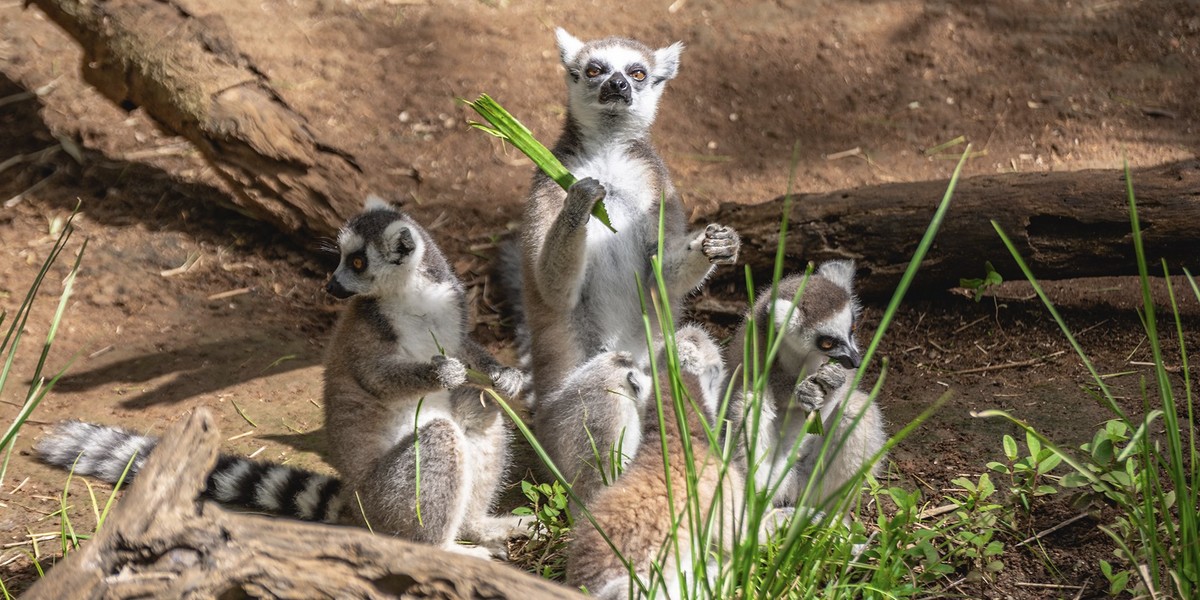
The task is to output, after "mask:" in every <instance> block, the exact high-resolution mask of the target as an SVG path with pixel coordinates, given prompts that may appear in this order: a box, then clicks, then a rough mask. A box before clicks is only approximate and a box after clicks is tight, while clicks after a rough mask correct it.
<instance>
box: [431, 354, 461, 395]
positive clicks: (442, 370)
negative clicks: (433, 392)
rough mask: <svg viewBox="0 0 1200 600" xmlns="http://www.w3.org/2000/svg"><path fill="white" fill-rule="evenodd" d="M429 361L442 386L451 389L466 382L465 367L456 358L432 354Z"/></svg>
mask: <svg viewBox="0 0 1200 600" xmlns="http://www.w3.org/2000/svg"><path fill="white" fill-rule="evenodd" d="M429 362H431V363H433V368H434V373H435V375H436V376H437V380H438V383H440V384H442V387H444V388H446V389H448V390H452V389H454V388H456V387H458V386H460V385H462V384H464V383H466V382H467V367H466V366H465V365H463V364H462V361H460V360H458V359H457V358H448V357H445V356H434V357H433V358H431V359H430V360H429Z"/></svg>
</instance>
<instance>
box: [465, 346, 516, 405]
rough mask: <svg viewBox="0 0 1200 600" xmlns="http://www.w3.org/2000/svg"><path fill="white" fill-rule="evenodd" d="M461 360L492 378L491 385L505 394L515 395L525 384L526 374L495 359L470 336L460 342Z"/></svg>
mask: <svg viewBox="0 0 1200 600" xmlns="http://www.w3.org/2000/svg"><path fill="white" fill-rule="evenodd" d="M461 352H462V356H463V360H464V361H466V363H467V364H468V365H470V366H471V367H472V368H474V369H475V370H477V371H482V372H483V373H484V374H485V375H487V376H488V377H490V378H491V379H492V385H493V386H494V387H495V388H496V390H497V391H499V392H500V393H501V394H503V395H505V396H509V397H512V396H515V395H516V394H517V393H518V392H520V391H521V388H523V387H524V386H525V383H526V379H527V377H526V375H525V373H524V372H523V371H521V370H520V369H516V368H513V367H507V366H505V365H503V364H501V363H500V361H498V360H496V357H494V356H492V353H491V352H488V349H487V348H484V347H483V346H481V345H480V344H479V343H478V342H476V341H475V340H473V339H471V338H469V337H468V338H466V339H464V340H463V343H462V349H461Z"/></svg>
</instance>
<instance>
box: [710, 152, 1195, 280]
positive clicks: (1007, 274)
mask: <svg viewBox="0 0 1200 600" xmlns="http://www.w3.org/2000/svg"><path fill="white" fill-rule="evenodd" d="M946 185H947V184H946V182H944V181H925V182H917V183H898V184H889V185H880V186H872V187H865V188H860V189H856V190H844V191H840V192H832V193H828V194H800V195H797V196H795V197H794V199H793V204H792V207H791V211H790V213H789V216H788V234H787V242H786V247H785V253H786V254H785V259H784V260H785V262H784V271H785V272H801V271H803V270H804V265H805V264H806V263H807V262H808V261H813V262H816V263H818V264H819V263H820V262H822V261H825V260H829V259H835V258H853V259H855V260H856V261H857V264H858V268H859V278H858V286H859V291H860V293H861V294H863V295H866V296H882V295H890V294H891V293H892V291H893V290H895V288H896V285H897V284H898V283H899V281H900V277H901V275H902V274H903V273H904V270H905V268H907V266H908V262H909V260H910V259H911V257H912V255H913V252H914V251H915V250H916V248H917V244H918V243H919V242H920V240H921V236H922V234H923V233H924V231H925V229H926V227H927V226H928V225H929V222H930V219H931V218H932V217H933V214H934V211H935V210H936V209H937V205H938V203H939V201H940V200H941V198H942V196H943V194H944V193H945V191H946ZM1133 188H1134V193H1135V195H1136V197H1137V208H1138V217H1139V220H1140V221H1141V228H1142V235H1143V238H1144V240H1145V247H1146V253H1147V258H1148V260H1149V261H1150V263H1151V264H1150V267H1151V269H1152V270H1154V271H1161V269H1159V260H1160V259H1165V260H1166V261H1167V263H1168V266H1169V267H1170V268H1171V270H1172V272H1176V273H1178V272H1180V269H1181V267H1188V268H1189V269H1190V270H1191V271H1192V272H1193V273H1195V272H1196V271H1197V270H1200V163H1197V162H1196V161H1186V162H1179V163H1172V164H1168V165H1163V166H1158V167H1151V168H1144V169H1138V170H1136V171H1134V172H1133ZM783 208H784V199H783V198H777V199H775V200H773V201H770V202H766V203H763V204H756V205H740V204H732V203H727V204H723V205H722V206H721V207H720V209H719V211H718V214H717V216H716V217H715V218H714V220H716V221H720V222H721V223H723V224H725V225H730V226H733V227H735V228H736V229H737V230H738V233H739V234H741V236H742V252H741V257H742V261H743V262H744V263H745V264H747V265H749V266H750V268H751V270H752V271H753V274H754V278H755V279H754V280H755V282H757V283H758V284H759V285H761V284H765V283H767V282H769V281H770V278H771V273H772V268H773V265H774V260H775V253H776V248H777V245H778V243H779V223H780V218H781V217H782V215H783ZM991 220H995V221H996V222H997V223H998V224H999V225H1000V226H1001V228H1003V230H1004V231H1005V233H1006V234H1007V235H1008V236H1009V237H1010V238H1011V239H1012V241H1013V243H1014V244H1015V246H1016V248H1017V250H1018V251H1020V254H1021V256H1022V257H1023V258H1024V260H1025V261H1026V262H1027V263H1028V264H1029V266H1030V268H1031V269H1032V270H1033V272H1034V274H1035V275H1036V276H1037V277H1039V278H1045V279H1061V278H1076V277H1091V276H1103V275H1130V274H1136V273H1137V263H1136V261H1135V255H1134V248H1133V236H1132V234H1131V231H1132V230H1131V227H1130V211H1129V203H1128V196H1127V194H1126V189H1125V177H1124V173H1123V172H1122V171H1116V170H1111V171H1110V170H1092V171H1075V172H1061V173H1015V174H1006V175H989V176H980V177H972V178H969V179H963V180H960V181H959V182H958V187H957V189H956V190H955V192H954V196H953V199H952V200H951V201H950V208H949V211H948V213H947V215H946V219H945V221H944V222H943V223H942V227H941V230H940V231H939V232H938V234H937V238H936V240H935V242H934V244H933V247H932V248H931V249H930V251H929V254H928V256H927V257H926V258H925V260H924V261H923V262H922V264H921V268H920V271H919V272H918V275H917V278H916V279H915V280H914V283H913V287H912V288H911V290H910V292H909V293H910V294H918V295H919V294H922V293H930V292H936V293H941V292H943V291H945V290H946V289H947V288H950V287H953V286H957V285H958V284H959V279H960V278H973V277H982V276H983V275H984V262H985V261H991V262H992V263H993V265H994V266H995V268H996V270H997V271H999V272H1000V274H1001V275H1002V276H1003V277H1004V278H1005V279H1022V278H1023V277H1022V275H1021V271H1020V270H1019V269H1018V268H1017V265H1016V262H1015V261H1014V260H1013V259H1012V258H1011V255H1010V253H1009V251H1008V249H1007V248H1005V246H1004V244H1003V243H1002V242H1001V239H1000V237H999V236H998V235H997V234H996V231H995V230H994V229H993V228H992V225H991V222H990V221H991ZM744 282H745V276H744V274H743V272H742V270H740V269H733V270H731V269H721V270H719V271H718V275H717V277H716V280H715V281H714V283H716V284H718V285H721V284H723V285H724V286H731V287H733V288H735V289H740V288H742V287H744V285H745V283H744Z"/></svg>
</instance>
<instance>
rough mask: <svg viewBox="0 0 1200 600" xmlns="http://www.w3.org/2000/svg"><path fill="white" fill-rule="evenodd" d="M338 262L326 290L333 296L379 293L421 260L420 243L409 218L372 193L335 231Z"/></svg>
mask: <svg viewBox="0 0 1200 600" xmlns="http://www.w3.org/2000/svg"><path fill="white" fill-rule="evenodd" d="M338 249H339V250H340V252H341V255H342V258H341V262H340V263H338V267H337V270H335V271H334V272H333V277H331V278H330V280H329V283H328V284H327V285H326V286H325V291H327V292H329V294H330V295H332V296H334V297H335V298H341V299H345V298H349V297H351V296H355V295H358V294H363V295H368V296H372V295H378V294H380V293H381V292H383V291H385V290H387V289H391V288H392V287H394V286H395V285H397V284H402V283H403V282H402V281H401V282H397V281H394V280H395V279H396V278H397V277H399V278H402V279H404V280H407V279H408V277H409V276H411V274H412V272H413V270H414V268H415V265H416V264H417V263H419V262H420V260H421V254H422V250H423V248H422V246H421V240H420V236H419V235H417V234H416V233H415V232H414V231H413V229H412V227H411V225H410V223H409V221H408V218H407V217H405V216H404V214H403V213H401V212H399V211H397V210H395V209H394V208H392V207H391V206H390V205H388V204H387V203H386V202H384V201H383V200H381V199H379V198H377V197H375V196H371V197H369V198H368V199H367V203H366V207H365V209H364V211H363V212H362V213H360V214H359V215H358V216H356V217H354V218H353V219H351V220H350V221H349V222H348V223H346V226H345V227H343V228H342V230H341V231H340V232H339V233H338Z"/></svg>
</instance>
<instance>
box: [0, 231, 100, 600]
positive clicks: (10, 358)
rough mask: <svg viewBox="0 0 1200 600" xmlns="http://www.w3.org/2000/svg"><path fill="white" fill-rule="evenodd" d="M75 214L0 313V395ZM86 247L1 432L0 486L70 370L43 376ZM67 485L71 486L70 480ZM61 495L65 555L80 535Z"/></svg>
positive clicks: (66, 281)
mask: <svg viewBox="0 0 1200 600" xmlns="http://www.w3.org/2000/svg"><path fill="white" fill-rule="evenodd" d="M75 214H76V213H72V214H71V216H70V217H69V218H68V219H67V222H66V224H65V225H64V227H63V228H62V230H61V231H60V232H59V234H58V237H57V238H56V239H55V241H54V245H53V246H52V247H51V248H50V252H49V253H48V254H47V255H46V259H45V260H44V261H43V262H42V265H41V267H40V268H39V269H38V272H37V275H35V276H34V279H33V282H32V283H31V284H30V285H29V289H28V290H26V293H25V297H24V299H23V300H22V301H21V304H20V306H19V307H18V308H17V310H16V312H15V313H13V314H11V315H10V314H9V313H8V312H7V311H0V325H2V324H4V323H5V322H7V323H8V328H7V330H6V332H5V334H4V340H3V341H2V342H0V361H2V365H0V393H3V391H4V389H5V387H6V385H7V384H8V382H9V377H10V376H13V375H14V365H15V363H16V359H17V356H18V353H21V352H22V348H23V347H22V345H21V342H22V341H24V335H25V332H26V327H27V325H28V323H29V319H30V315H31V314H32V311H33V307H34V304H35V303H36V302H37V299H38V292H39V291H40V290H41V288H42V284H43V283H44V282H45V280H46V278H47V277H48V276H49V273H50V270H51V268H52V267H53V265H54V264H55V263H56V262H57V261H58V259H59V256H60V255H61V254H62V252H63V251H64V250H66V248H67V245H68V242H70V239H71V236H72V234H73V233H74V226H73V225H72V221H73V220H74V218H75ZM86 248H87V241H86V240H85V241H84V242H83V244H81V245H80V247H79V251H78V252H77V253H76V256H75V261H74V263H73V264H72V266H71V269H70V270H69V271H68V272H67V275H66V277H65V278H64V279H63V290H62V292H61V293H60V294H59V298H58V306H57V308H56V309H55V311H54V315H53V316H52V317H51V319H50V322H49V326H48V328H47V332H46V337H45V339H44V340H43V341H42V347H41V352H40V354H39V355H38V360H37V363H36V364H35V365H34V368H33V371H32V372H31V373H30V374H29V384H28V387H27V388H26V389H25V390H24V392H23V396H24V398H23V401H22V403H21V406H20V409H19V410H18V411H17V414H16V416H15V417H13V419H12V421H11V422H9V423H8V425H7V428H6V429H5V431H4V436H3V437H2V438H0V453H3V462H2V463H0V485H3V483H4V480H5V477H6V475H7V473H8V465H9V460H10V459H11V458H12V451H13V448H14V447H15V446H16V442H17V437H18V436H19V434H20V431H21V428H22V427H23V426H24V425H25V423H26V422H27V421H28V420H29V417H30V415H32V414H33V411H34V409H36V408H37V407H38V405H39V404H41V402H42V400H43V399H44V398H45V397H46V395H47V394H49V393H50V390H52V389H54V385H55V384H56V383H57V382H58V380H59V379H60V378H61V377H62V376H63V374H65V373H66V371H67V369H68V368H69V367H70V361H68V363H67V365H66V366H64V367H63V368H62V369H60V370H59V371H58V372H56V373H54V374H52V375H50V377H49V379H47V376H46V373H45V371H46V360H47V358H48V357H49V355H50V350H51V348H52V347H53V345H54V340H55V337H56V336H57V334H58V328H59V324H60V323H61V322H62V320H63V315H64V314H65V312H66V309H67V304H68V301H69V300H70V298H71V293H72V291H73V290H74V286H75V277H76V275H77V274H78V273H79V265H80V261H81V260H82V259H83V253H84V250H85V249H86ZM67 485H68V486H69V485H70V480H69V479H68V483H67ZM88 491H89V494H91V493H92V490H91V488H90V486H89V488H88ZM63 494H64V495H63V500H62V507H61V508H60V511H59V512H60V513H61V514H62V521H61V522H62V532H61V542H62V545H63V551H64V552H65V551H66V550H67V548H68V547H69V546H72V545H74V544H77V542H78V540H79V537H80V536H76V535H75V534H74V531H73V528H71V527H70V524H69V520H68V519H67V516H66V491H65V490H64V492H63ZM92 501H93V506H95V502H96V499H95V495H94V494H92ZM110 506H111V498H110V502H109V503H108V504H106V505H105V507H104V513H103V514H100V513H99V511H97V519H98V521H99V522H100V523H103V518H104V516H106V515H107V514H108V509H109V507H110ZM26 554H28V553H26ZM29 557H30V559H31V560H32V561H33V563H34V566H35V567H36V568H37V571H38V573H39V574H40V573H42V568H41V565H40V564H39V563H38V559H37V557H36V556H33V555H29ZM0 592H2V594H3V597H4V598H9V597H10V595H9V591H8V588H7V587H6V586H4V584H3V582H0Z"/></svg>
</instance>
